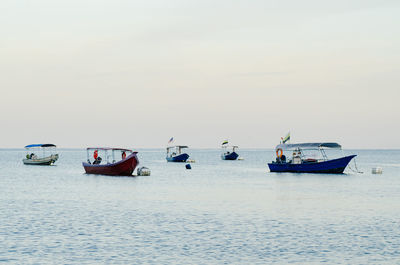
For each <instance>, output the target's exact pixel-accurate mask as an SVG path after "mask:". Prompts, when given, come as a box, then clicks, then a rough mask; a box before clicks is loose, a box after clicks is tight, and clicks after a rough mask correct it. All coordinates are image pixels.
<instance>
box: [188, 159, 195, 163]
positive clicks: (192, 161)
mask: <svg viewBox="0 0 400 265" xmlns="http://www.w3.org/2000/svg"><path fill="white" fill-rule="evenodd" d="M186 163H196V161H195V160H194V159H188V160H186Z"/></svg>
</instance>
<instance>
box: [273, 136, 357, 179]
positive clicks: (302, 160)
mask: <svg viewBox="0 0 400 265" xmlns="http://www.w3.org/2000/svg"><path fill="white" fill-rule="evenodd" d="M325 148H330V149H339V150H340V149H341V145H339V144H338V143H301V144H280V145H277V146H276V148H275V151H276V160H275V161H273V162H271V163H269V164H268V167H269V170H270V171H271V172H295V173H339V174H340V173H343V171H344V170H345V168H346V167H347V165H348V164H349V162H350V161H351V160H352V159H353V158H354V157H356V155H350V156H343V157H339V158H336V159H328V157H327V155H326V152H325ZM304 151H306V152H310V151H317V152H319V154H320V156H319V157H318V158H315V157H307V155H305V152H304ZM284 152H286V153H289V154H288V155H289V156H290V155H291V156H290V159H288V158H286V156H285V154H284Z"/></svg>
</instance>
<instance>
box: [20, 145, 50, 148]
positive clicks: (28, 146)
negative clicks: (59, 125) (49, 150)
mask: <svg viewBox="0 0 400 265" xmlns="http://www.w3.org/2000/svg"><path fill="white" fill-rule="evenodd" d="M32 147H56V145H54V144H30V145H27V146H25V148H32Z"/></svg>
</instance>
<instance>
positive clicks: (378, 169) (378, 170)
mask: <svg viewBox="0 0 400 265" xmlns="http://www.w3.org/2000/svg"><path fill="white" fill-rule="evenodd" d="M371 172H372V174H382V172H383V170H382V168H381V167H373V168H372V171H371Z"/></svg>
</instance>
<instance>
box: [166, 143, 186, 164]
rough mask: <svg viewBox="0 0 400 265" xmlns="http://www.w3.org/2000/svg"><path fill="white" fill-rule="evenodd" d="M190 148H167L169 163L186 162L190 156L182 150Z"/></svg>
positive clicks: (184, 146) (183, 146) (182, 146)
mask: <svg viewBox="0 0 400 265" xmlns="http://www.w3.org/2000/svg"><path fill="white" fill-rule="evenodd" d="M185 148H189V147H188V146H186V145H176V146H169V147H167V157H166V159H167V161H168V162H186V160H188V158H189V155H188V154H186V153H182V149H185Z"/></svg>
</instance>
